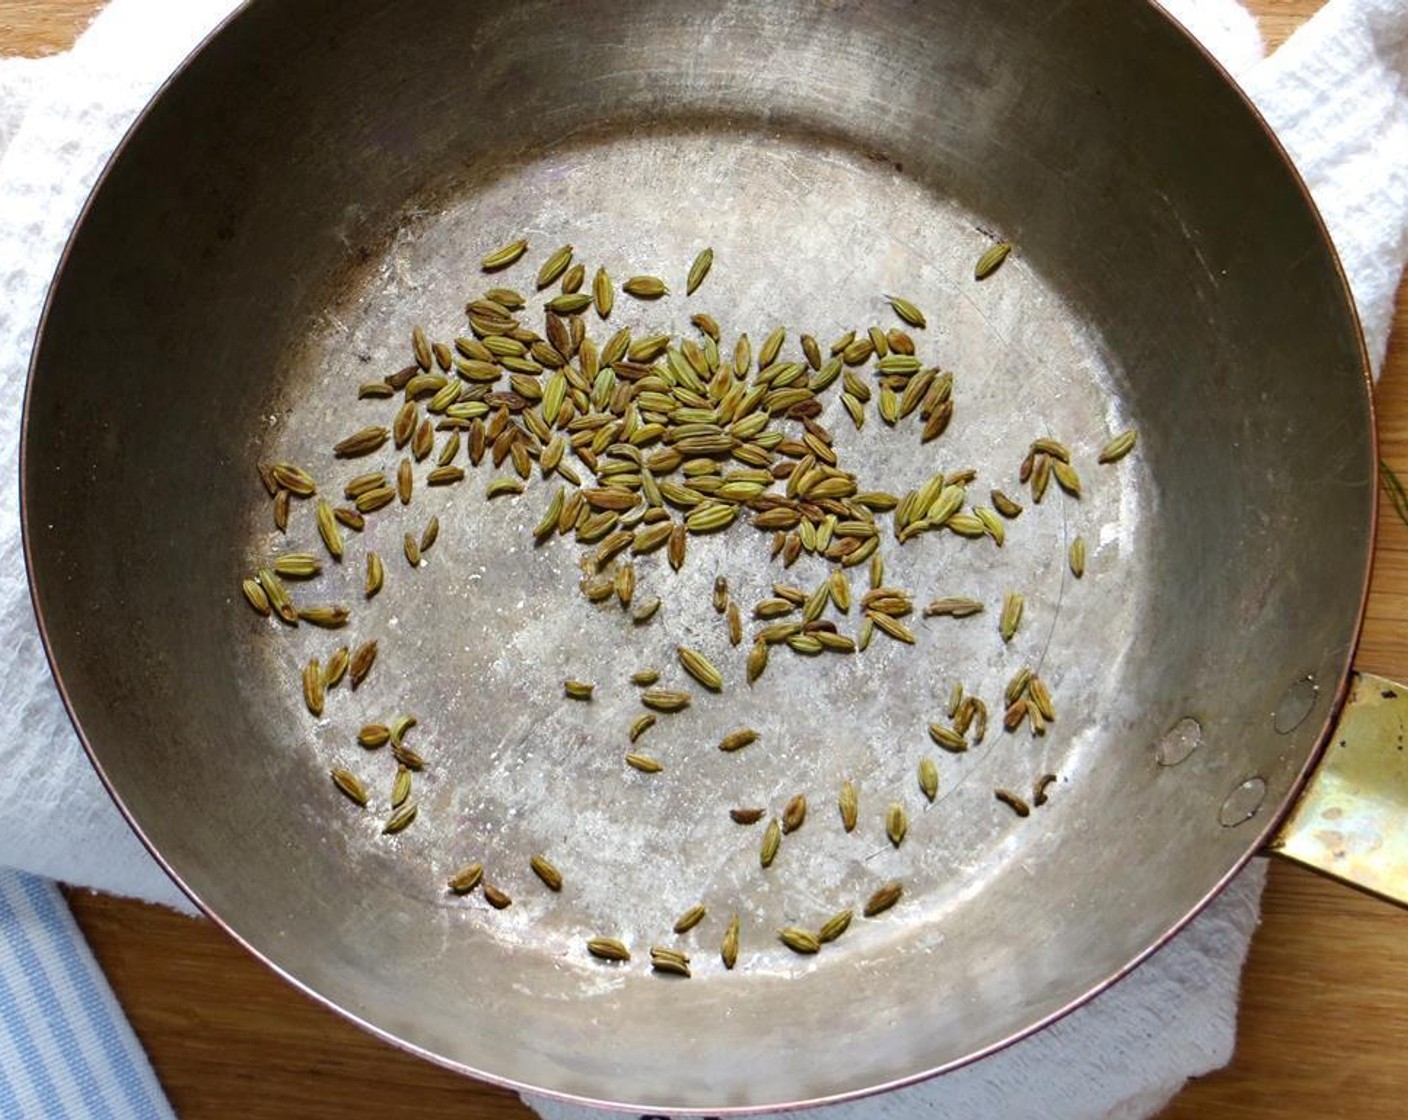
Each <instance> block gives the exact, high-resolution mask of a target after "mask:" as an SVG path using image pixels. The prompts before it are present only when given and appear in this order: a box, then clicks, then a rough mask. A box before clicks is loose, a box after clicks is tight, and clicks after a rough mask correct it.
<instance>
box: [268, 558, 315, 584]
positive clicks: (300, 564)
mask: <svg viewBox="0 0 1408 1120" xmlns="http://www.w3.org/2000/svg"><path fill="white" fill-rule="evenodd" d="M322 570H323V565H322V564H321V563H320V562H319V560H318V558H317V557H316V556H314V555H313V554H312V553H311V552H285V553H284V554H283V555H282V556H276V557H275V558H274V573H275V574H276V575H278V576H281V577H282V578H284V579H312V578H313V577H314V576H316V575H317V574H318V573H319V572H321V571H322Z"/></svg>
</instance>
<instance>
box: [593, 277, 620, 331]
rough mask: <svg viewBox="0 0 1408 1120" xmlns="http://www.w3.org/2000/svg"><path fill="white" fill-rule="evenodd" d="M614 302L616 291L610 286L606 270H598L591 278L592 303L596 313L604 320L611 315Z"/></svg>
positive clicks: (609, 278)
mask: <svg viewBox="0 0 1408 1120" xmlns="http://www.w3.org/2000/svg"><path fill="white" fill-rule="evenodd" d="M615 302H616V291H615V289H614V288H613V287H612V286H611V277H610V276H609V275H608V274H607V271H606V269H604V268H598V269H597V270H596V275H595V276H594V277H592V303H593V304H595V305H596V313H597V315H599V316H600V317H601V318H603V319H605V318H606V317H607V316H608V315H610V314H611V308H612V306H613V305H614V304H615Z"/></svg>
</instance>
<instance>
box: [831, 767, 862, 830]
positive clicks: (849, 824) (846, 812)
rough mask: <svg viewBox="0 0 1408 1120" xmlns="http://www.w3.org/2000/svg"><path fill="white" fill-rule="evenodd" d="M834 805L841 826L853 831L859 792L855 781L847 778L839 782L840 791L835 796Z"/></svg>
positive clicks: (857, 815)
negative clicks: (837, 811)
mask: <svg viewBox="0 0 1408 1120" xmlns="http://www.w3.org/2000/svg"><path fill="white" fill-rule="evenodd" d="M836 807H837V809H838V810H839V811H840V813H841V827H842V828H844V829H845V830H846V831H847V832H854V831H855V829H856V821H857V819H858V818H859V815H860V794H859V793H858V792H857V790H856V784H855V782H853V781H851V780H850V779H847V780H846V781H844V782H842V783H841V793H840V795H839V796H838V797H837V798H836Z"/></svg>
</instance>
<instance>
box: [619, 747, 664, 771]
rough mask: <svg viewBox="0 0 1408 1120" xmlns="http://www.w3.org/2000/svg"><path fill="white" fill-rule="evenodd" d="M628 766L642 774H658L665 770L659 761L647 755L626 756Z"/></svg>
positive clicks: (633, 754)
mask: <svg viewBox="0 0 1408 1120" xmlns="http://www.w3.org/2000/svg"><path fill="white" fill-rule="evenodd" d="M626 765H627V766H629V767H631V768H632V769H634V770H639V771H640V772H641V773H642V774H658V773H660V771H661V770H663V769H665V767H664V766H662V765H661V764H660V763H659V762H658V761H656V760H655V759H653V758H651V757H650V756H649V755H646V754H636V753H634V752H632V753H630V754H628V755H626Z"/></svg>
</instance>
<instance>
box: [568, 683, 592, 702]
mask: <svg viewBox="0 0 1408 1120" xmlns="http://www.w3.org/2000/svg"><path fill="white" fill-rule="evenodd" d="M594 687H595V686H593V685H590V684H588V683H587V682H586V681H576V680H566V681H563V682H562V691H563V692H564V693H566V695H567V698H568V699H569V700H590V699H591V698H592V689H593V688H594Z"/></svg>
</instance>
